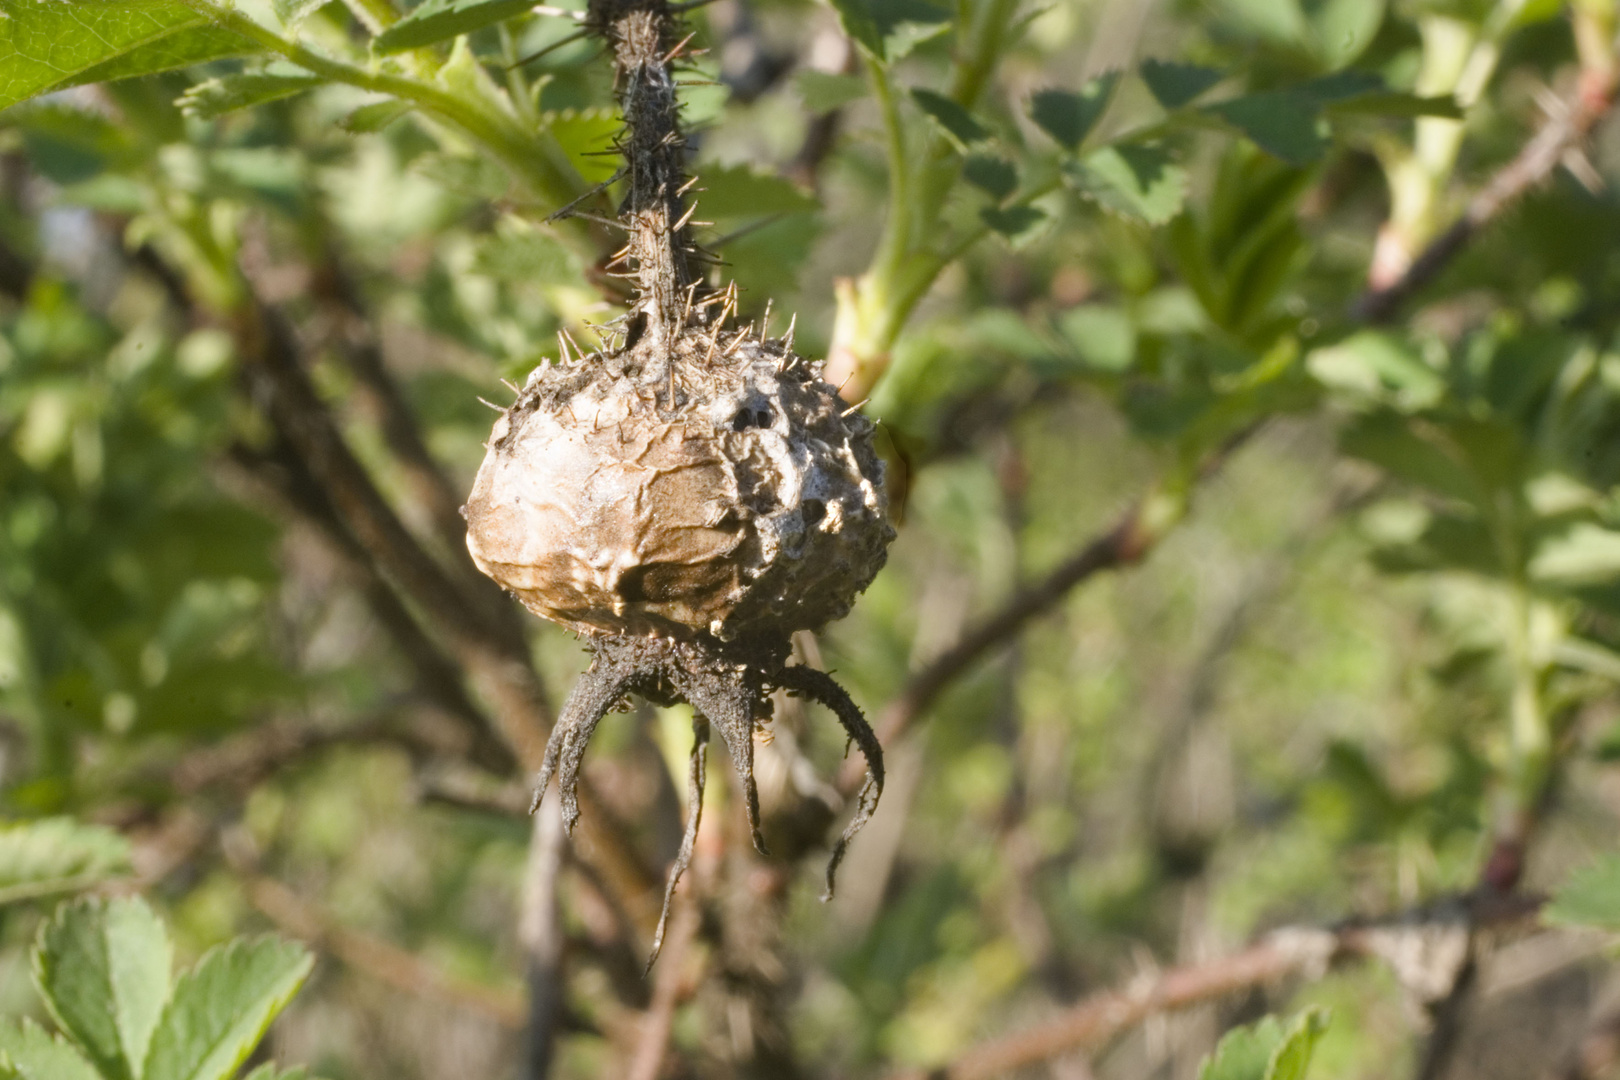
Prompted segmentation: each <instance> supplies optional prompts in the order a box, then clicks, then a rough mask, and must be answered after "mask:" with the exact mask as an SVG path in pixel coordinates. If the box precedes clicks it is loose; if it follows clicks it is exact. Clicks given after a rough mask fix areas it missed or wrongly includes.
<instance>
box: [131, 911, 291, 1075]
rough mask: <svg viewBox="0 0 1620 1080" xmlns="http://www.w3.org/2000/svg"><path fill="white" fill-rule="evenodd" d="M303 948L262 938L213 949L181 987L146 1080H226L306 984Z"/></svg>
mask: <svg viewBox="0 0 1620 1080" xmlns="http://www.w3.org/2000/svg"><path fill="white" fill-rule="evenodd" d="M313 964H314V958H313V957H312V956H311V955H310V953H309V951H308V950H307V949H305V948H304V947H303V946H301V945H297V944H293V943H291V942H283V941H277V940H275V939H273V938H261V939H259V940H256V941H235V942H232V943H231V944H229V945H226V946H223V947H221V948H217V949H214V950H212V951H210V952H209V953H208V954H207V955H205V956H204V957H203V958H202V959H201V960H200V961H198V963H197V966H196V967H195V968H194V969H192V970H191V971H190V972H188V973H187V974H185V975H184V976H182V977H181V978H180V980H179V981H178V982H177V983H176V984H175V988H174V994H173V995H172V996H171V997H170V998H169V1004H168V1007H167V1008H166V1009H165V1010H164V1011H163V1017H162V1019H161V1020H160V1021H159V1022H158V1028H157V1032H156V1033H155V1034H154V1035H153V1036H152V1048H151V1051H150V1053H149V1054H148V1055H147V1059H146V1071H145V1076H144V1080H226V1078H227V1077H229V1076H231V1075H232V1074H233V1073H234V1072H235V1071H236V1068H237V1066H239V1065H241V1064H242V1062H243V1061H245V1060H247V1056H248V1055H249V1054H251V1053H252V1052H253V1048H254V1047H255V1046H256V1045H258V1042H259V1040H260V1039H261V1038H262V1037H263V1036H264V1032H265V1030H266V1029H267V1028H268V1027H269V1026H270V1022H271V1021H272V1020H274V1019H275V1018H276V1014H278V1013H279V1012H281V1010H282V1009H283V1008H284V1007H285V1006H286V1004H287V1002H288V1001H290V1000H292V996H293V995H294V994H295V993H297V992H298V988H299V987H300V986H302V985H303V982H304V979H305V978H307V977H308V975H309V971H310V968H311V967H312V966H313Z"/></svg>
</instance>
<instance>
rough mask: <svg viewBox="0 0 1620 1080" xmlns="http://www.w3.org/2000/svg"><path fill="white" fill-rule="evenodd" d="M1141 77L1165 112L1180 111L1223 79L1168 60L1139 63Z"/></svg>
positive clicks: (1216, 73) (1206, 70)
mask: <svg viewBox="0 0 1620 1080" xmlns="http://www.w3.org/2000/svg"><path fill="white" fill-rule="evenodd" d="M1141 76H1142V81H1143V82H1145V83H1147V87H1148V89H1149V90H1150V91H1152V92H1153V96H1154V98H1155V99H1157V100H1158V102H1159V104H1160V105H1163V106H1164V107H1165V108H1167V109H1179V108H1181V107H1182V106H1183V105H1185V104H1187V103H1188V102H1189V101H1192V100H1193V99H1194V98H1196V97H1198V96H1199V95H1200V94H1202V93H1203V92H1204V91H1206V90H1208V89H1209V88H1210V87H1212V86H1214V85H1215V84H1216V83H1218V82H1220V81H1221V79H1222V77H1223V76H1222V73H1221V72H1219V71H1217V70H1215V69H1214V68H1209V67H1203V66H1202V65H1200V64H1177V63H1173V62H1171V61H1168V60H1144V61H1142V68H1141Z"/></svg>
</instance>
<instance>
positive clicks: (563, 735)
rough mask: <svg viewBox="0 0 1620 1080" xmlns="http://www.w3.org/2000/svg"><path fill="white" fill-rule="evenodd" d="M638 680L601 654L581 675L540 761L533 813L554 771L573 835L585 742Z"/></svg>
mask: <svg viewBox="0 0 1620 1080" xmlns="http://www.w3.org/2000/svg"><path fill="white" fill-rule="evenodd" d="M634 683H635V673H634V672H632V671H630V670H627V669H626V668H624V667H623V666H621V665H619V664H616V663H614V662H613V661H612V660H610V659H608V658H607V657H605V656H600V655H599V656H598V657H597V659H596V662H595V663H593V664H592V665H591V668H590V670H589V671H587V672H586V673H585V674H583V675H581V676H580V677H579V682H577V683H575V684H574V689H573V691H572V692H571V693H570V694H569V695H568V701H567V703H565V704H564V705H563V710H562V714H561V715H560V716H558V717H557V724H556V726H555V727H553V728H552V729H551V738H549V739H547V740H546V756H545V758H544V759H543V760H542V761H541V763H540V775H539V776H538V777H537V778H536V780H535V784H534V798H533V800H532V801H531V802H530V804H529V813H531V814H532V813H534V812H535V811H536V810H538V809H539V808H540V800H541V799H542V798H544V797H545V794H546V785H547V784H549V783H550V782H551V774H552V773H553V772H555V773H556V774H557V793H558V794H559V795H560V796H561V797H562V820H563V828H565V829H566V830H568V833H569V835H570V836H571V835H573V832H574V823H575V822H576V821H578V820H579V799H578V794H577V792H578V787H579V767H580V763H581V762H582V761H583V760H584V759H585V746H586V744H587V743H589V742H590V741H591V735H592V734H593V733H594V732H595V731H596V725H597V724H599V723H601V722H602V718H603V717H604V716H606V715H607V714H608V713H610V712H612V711H613V709H614V706H616V705H617V704H618V703H619V702H620V701H621V700H622V699H623V698H624V695H625V694H626V693H627V692H629V690H630V689H631V688H632V686H633V685H634Z"/></svg>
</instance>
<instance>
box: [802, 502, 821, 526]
mask: <svg viewBox="0 0 1620 1080" xmlns="http://www.w3.org/2000/svg"><path fill="white" fill-rule="evenodd" d="M799 509H800V512H801V513H802V514H804V523H805V524H806V525H814V524H815V523H816V522H818V521H820V520H821V519H822V518H824V517H826V516H827V504H826V503H824V502H822V501H821V500H820V499H806V500H804V502H803V503H801V504H800V505H799Z"/></svg>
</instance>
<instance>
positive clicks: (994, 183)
mask: <svg viewBox="0 0 1620 1080" xmlns="http://www.w3.org/2000/svg"><path fill="white" fill-rule="evenodd" d="M962 176H963V177H964V178H966V180H967V182H968V183H970V184H972V185H973V186H974V187H976V188H978V189H979V190H981V191H985V192H988V193H989V194H990V195H992V196H993V197H994V198H995V199H996V201H997V202H1000V201H1001V200H1002V199H1005V198H1006V197H1007V196H1009V195H1011V194H1012V193H1013V192H1014V191H1015V190H1017V188H1018V169H1017V168H1016V167H1015V166H1014V165H1013V163H1012V162H1010V161H1007V160H1006V159H1004V158H999V157H993V156H991V155H990V154H973V155H971V156H970V157H969V158H968V159H967V160H966V161H964V162H962Z"/></svg>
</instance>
